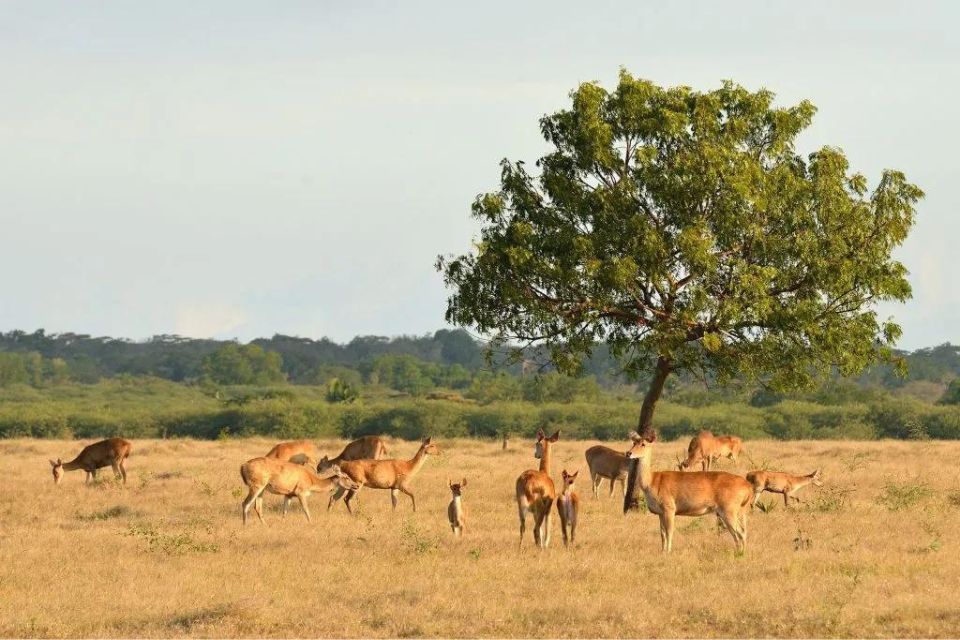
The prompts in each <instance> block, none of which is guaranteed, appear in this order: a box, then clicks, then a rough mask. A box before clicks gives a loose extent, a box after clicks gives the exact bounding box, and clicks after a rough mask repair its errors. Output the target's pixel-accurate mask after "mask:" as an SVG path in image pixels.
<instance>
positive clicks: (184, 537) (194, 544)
mask: <svg viewBox="0 0 960 640" xmlns="http://www.w3.org/2000/svg"><path fill="white" fill-rule="evenodd" d="M124 535H127V536H131V537H134V538H139V539H141V540H144V541H145V542H146V543H147V551H150V552H152V553H163V554H166V555H170V556H175V555H183V554H185V553H189V552H197V553H216V552H217V551H220V545H218V544H216V543H210V542H199V541H197V540H194V539H193V536H191V535H190V534H188V533H172V534H171V533H163V532H161V531H159V530H157V529H156V528H155V527H153V526H151V525H148V524H132V525H130V528H129V529H127V532H126V533H125V534H124Z"/></svg>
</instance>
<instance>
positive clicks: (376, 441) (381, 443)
mask: <svg viewBox="0 0 960 640" xmlns="http://www.w3.org/2000/svg"><path fill="white" fill-rule="evenodd" d="M386 457H387V443H386V441H385V440H384V439H383V438H381V437H380V436H363V437H362V438H357V439H356V440H354V441H353V442H351V443H350V444H348V445H347V446H345V447H344V448H343V451H341V452H340V455H338V456H337V457H336V458H333V459H330V458H328V457H327V456H323V457H322V458H320V463H319V464H318V465H317V472H318V473H323V472H324V471H326V470H327V469H329V468H330V467H332V466H333V465H335V464H340V463H341V462H347V461H348V460H382V459H384V458H386Z"/></svg>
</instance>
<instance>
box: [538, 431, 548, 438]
mask: <svg viewBox="0 0 960 640" xmlns="http://www.w3.org/2000/svg"><path fill="white" fill-rule="evenodd" d="M546 437H547V434H545V433H544V432H543V429H537V440H543V439H544V438H546Z"/></svg>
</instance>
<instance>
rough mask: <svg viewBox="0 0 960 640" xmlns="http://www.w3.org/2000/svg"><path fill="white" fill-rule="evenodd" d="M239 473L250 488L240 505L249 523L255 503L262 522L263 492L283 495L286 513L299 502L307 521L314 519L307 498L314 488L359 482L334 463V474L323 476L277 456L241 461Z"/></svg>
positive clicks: (351, 487) (342, 486) (348, 486)
mask: <svg viewBox="0 0 960 640" xmlns="http://www.w3.org/2000/svg"><path fill="white" fill-rule="evenodd" d="M240 477H241V478H243V483H244V484H245V485H247V489H248V490H249V491H248V493H247V497H246V498H244V500H243V503H242V505H241V509H242V518H243V524H247V514H248V513H249V511H250V505H253V506H254V509H255V510H256V512H257V517H258V518H260V522H261V523H263V493H264V492H265V491H269V492H270V493H275V494H277V495H281V496H283V514H284V515H286V514H287V507H288V506H289V504H290V500H292V499H293V498H296V499H297V500H298V501H299V502H300V507H301V508H302V509H303V514H304V515H305V516H306V517H307V522H312V518H311V517H310V509H309V508H308V507H307V498H308V497H309V496H310V494H311V493H312V492H314V491H324V490H327V491H332V490H333V489H334V488H336V489H347V490H355V489H357V488H359V487H358V485H357V484H356V483H355V482H354V481H353V480H351V479H350V478H348V477H346V476H345V475H344V474H343V473H342V472H341V471H340V468H339V467H333V475H332V476H331V477H329V478H321V477H320V476H318V475H317V474H316V473H314V471H313V469H311V468H310V467H306V466H304V465H302V464H297V463H295V462H284V461H282V460H277V459H276V458H254V459H253V460H247V461H246V462H244V463H243V464H242V465H240Z"/></svg>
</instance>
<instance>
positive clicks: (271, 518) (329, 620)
mask: <svg viewBox="0 0 960 640" xmlns="http://www.w3.org/2000/svg"><path fill="white" fill-rule="evenodd" d="M81 444H86V443H75V442H56V441H32V440H10V441H0V460H2V461H3V470H4V480H5V481H6V487H7V490H6V491H4V492H3V493H2V494H0V636H49V637H66V636H99V637H104V636H110V637H117V636H152V637H157V636H164V637H176V636H204V637H219V636H274V637H296V636H327V637H329V636H337V637H358V636H363V637H370V636H376V637H381V636H394V637H405V636H450V637H457V636H488V637H492V636H501V637H515V636H547V637H576V636H590V637H596V636H600V637H612V636H617V637H622V636H667V637H692V636H697V637H702V636H726V637H737V636H778V637H788V636H949V635H956V634H957V629H958V628H960V594H958V591H960V588H958V585H960V544H958V541H957V535H956V531H957V530H958V529H960V477H958V476H960V472H958V470H957V467H956V464H955V461H956V460H957V459H958V457H960V443H952V442H951V443H943V442H920V443H917V442H911V443H906V442H789V443H781V442H769V441H767V442H748V443H747V451H748V453H749V454H750V455H751V456H752V459H753V460H754V462H755V463H756V464H758V465H759V464H762V463H764V462H768V463H769V464H770V465H771V466H772V468H777V469H784V470H790V471H797V472H809V471H811V470H812V469H814V468H816V467H822V468H823V470H824V480H825V482H826V486H825V487H824V488H823V489H817V488H816V487H812V486H811V487H807V488H805V489H803V490H802V491H801V492H800V494H799V496H800V497H801V498H802V499H803V500H804V504H803V505H801V506H800V507H799V508H795V509H793V510H791V511H789V512H788V511H786V510H784V508H783V503H782V499H781V497H780V496H774V495H771V494H765V497H764V498H763V502H764V503H766V504H775V505H776V506H775V507H774V509H773V510H772V511H771V512H769V513H762V512H760V511H759V510H757V511H754V512H753V513H752V514H751V516H750V520H749V539H748V548H747V553H746V555H745V556H743V557H736V556H735V555H734V552H733V544H732V540H731V538H730V537H729V535H727V534H723V535H722V536H718V535H717V533H716V530H715V527H714V519H713V517H712V516H709V517H704V518H682V519H680V521H679V526H678V530H677V533H676V536H675V539H674V552H673V554H672V555H671V556H669V557H666V556H663V555H661V554H660V552H659V544H660V543H659V533H658V528H657V518H656V516H654V515H651V514H648V513H644V514H642V515H639V514H634V515H631V516H629V517H624V516H623V515H622V514H621V499H620V496H619V493H618V494H617V497H616V499H615V500H612V501H611V500H609V499H606V498H605V497H604V498H602V499H600V500H594V499H593V498H592V497H591V496H590V487H589V480H586V481H585V480H581V481H580V482H579V483H578V489H579V492H580V495H581V497H582V498H583V500H582V513H581V521H580V526H579V530H578V541H577V546H576V548H574V549H571V550H565V549H564V548H563V546H562V544H561V541H560V533H559V523H558V519H557V518H556V514H555V512H554V518H553V534H554V535H553V543H552V547H551V548H550V549H549V550H548V551H546V552H543V553H541V552H539V551H537V550H536V549H534V548H533V545H532V539H531V538H529V537H528V539H527V540H526V541H525V543H524V549H523V551H522V552H521V553H518V552H517V548H516V543H517V531H518V526H517V515H516V505H515V502H514V497H513V491H514V481H515V479H516V477H517V475H518V474H519V473H520V472H521V471H523V470H524V469H527V468H531V467H533V466H534V465H535V463H536V461H535V460H534V458H533V457H532V452H533V444H532V442H520V441H513V442H512V443H511V447H510V449H509V450H508V451H506V452H501V451H500V445H499V443H489V442H477V441H468V440H459V441H447V442H443V441H441V442H440V443H439V444H440V445H441V447H443V449H444V455H443V456H439V457H434V458H430V459H429V460H428V461H427V464H426V466H425V468H424V469H423V471H422V472H421V474H420V475H419V476H418V477H416V479H415V480H414V482H413V485H414V487H415V491H416V493H417V498H418V503H419V507H420V511H419V512H418V513H416V514H413V513H412V512H411V509H410V502H409V499H408V498H407V497H406V496H402V495H401V503H400V508H399V509H398V511H397V512H396V513H392V512H391V510H390V499H389V494H388V492H386V491H376V490H369V489H367V490H364V491H363V492H362V493H361V494H360V507H361V512H360V514H359V515H358V516H356V517H351V516H349V515H348V514H347V513H346V511H345V509H344V507H343V505H342V503H340V504H339V505H338V506H337V507H336V508H335V509H334V510H333V511H331V512H329V513H328V512H326V511H325V507H326V496H323V495H315V496H313V498H312V499H311V507H312V511H313V514H314V523H313V524H312V525H309V524H308V523H307V521H306V520H305V518H304V517H303V515H302V513H301V512H300V511H299V509H298V508H296V506H295V503H294V510H293V512H292V513H291V514H289V515H288V516H287V518H286V519H281V518H280V515H279V511H278V508H279V504H280V498H279V497H276V496H268V497H267V498H266V503H267V509H266V511H267V513H266V514H265V516H266V517H267V518H268V520H267V526H265V527H264V526H261V525H260V524H259V523H258V522H257V521H256V520H255V519H254V520H253V521H252V522H251V524H248V525H247V527H246V528H243V527H241V524H240V517H239V502H240V499H241V497H242V492H241V482H240V477H239V473H238V468H239V465H240V464H241V463H242V462H243V461H245V460H247V459H248V458H251V457H254V456H256V455H261V454H263V453H264V452H266V451H267V450H268V449H269V448H270V446H271V445H272V444H273V443H272V442H270V441H267V440H230V441H224V442H194V441H188V440H168V441H137V442H135V443H134V449H133V454H132V456H131V458H130V460H129V462H128V468H129V470H130V480H129V484H128V485H127V487H125V488H123V487H120V486H117V485H116V484H115V483H114V482H112V481H106V482H103V481H101V482H100V483H98V484H97V485H96V486H91V487H85V486H84V485H83V474H82V473H81V472H79V471H78V472H73V473H68V474H67V476H66V477H65V479H64V483H63V485H62V486H61V487H60V488H55V487H54V485H53V481H52V479H51V474H50V472H49V465H48V463H47V458H50V457H53V458H56V457H57V456H61V457H63V458H67V457H72V456H73V455H74V454H75V453H76V452H77V451H79V449H80V447H81ZM341 444H342V443H334V442H323V443H321V446H322V447H323V448H324V449H325V450H328V451H331V452H336V451H337V450H338V449H339V446H340V445H341ZM590 444H592V443H590V442H564V441H561V442H560V443H559V444H558V445H557V447H556V449H555V451H556V454H555V458H554V469H553V475H554V477H555V478H559V475H560V470H561V468H562V467H566V468H568V469H573V468H575V467H577V466H581V467H583V474H582V475H587V469H586V466H585V463H584V461H583V451H584V450H585V449H586V448H587V447H588V446H589V445H590ZM685 444H686V443H676V442H674V443H662V444H658V445H657V449H656V450H655V451H654V460H655V463H657V464H658V465H659V466H661V467H664V466H667V465H668V463H669V462H671V461H672V460H673V459H674V456H675V454H676V453H679V452H680V451H681V450H682V449H683V448H684V446H685ZM415 448H416V444H415V443H404V442H396V443H393V446H392V448H391V450H392V451H395V452H396V453H398V454H401V455H408V454H412V453H413V451H414V450H415ZM109 471H110V470H109V468H108V469H105V470H103V471H102V472H101V479H102V478H103V477H104V476H107V477H109V476H110V473H109ZM740 471H741V472H743V471H746V465H745V466H744V467H743V468H741V469H740ZM448 476H449V477H455V478H459V477H461V476H466V477H467V478H468V479H469V486H468V488H467V489H466V490H465V492H464V500H465V505H466V507H467V510H468V511H467V515H468V522H467V530H466V534H465V536H464V538H463V540H462V541H461V542H459V543H457V542H455V541H454V539H453V537H452V535H451V534H450V530H449V527H448V526H447V523H446V506H447V503H448V500H449V491H448V490H447V487H446V479H447V477H448ZM557 482H558V485H559V480H557ZM527 533H528V536H529V535H530V530H529V528H528V532H527Z"/></svg>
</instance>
